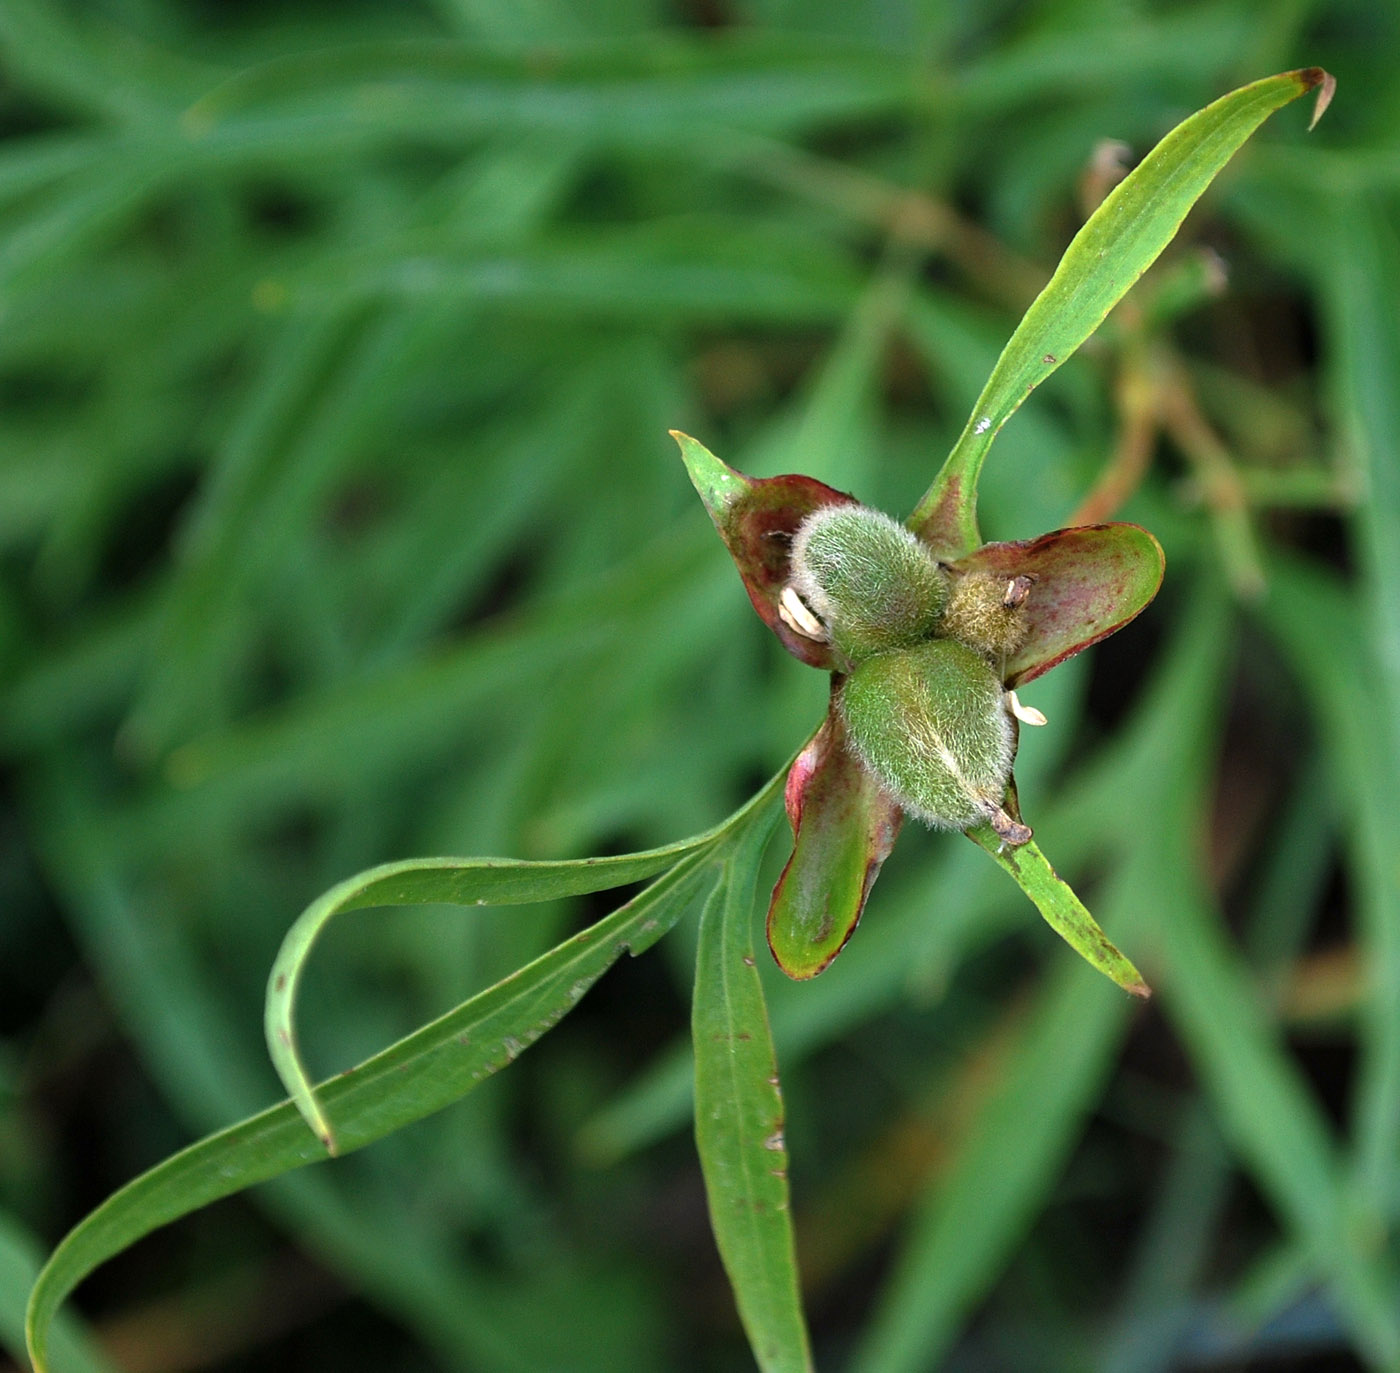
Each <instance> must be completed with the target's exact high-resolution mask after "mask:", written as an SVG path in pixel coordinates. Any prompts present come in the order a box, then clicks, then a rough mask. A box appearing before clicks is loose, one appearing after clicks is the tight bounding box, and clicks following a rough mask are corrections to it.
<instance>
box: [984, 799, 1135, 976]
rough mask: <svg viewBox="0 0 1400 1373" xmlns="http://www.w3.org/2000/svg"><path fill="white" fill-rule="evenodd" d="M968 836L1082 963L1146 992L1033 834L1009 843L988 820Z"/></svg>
mask: <svg viewBox="0 0 1400 1373" xmlns="http://www.w3.org/2000/svg"><path fill="white" fill-rule="evenodd" d="M967 836H968V838H969V839H971V840H972V841H973V842H974V843H976V844H977V845H979V846H980V847H981V848H984V849H986V851H987V852H988V853H989V854H991V855H992V857H993V858H995V859H996V861H997V862H998V863H999V864H1000V865H1001V866H1002V867H1003V868H1005V869H1006V871H1007V872H1008V873H1010V874H1011V876H1012V878H1013V879H1014V880H1015V882H1016V885H1017V886H1019V887H1020V888H1021V890H1022V891H1023V892H1025V894H1026V895H1027V896H1029V897H1030V899H1031V900H1032V901H1033V902H1035V906H1036V909H1037V910H1038V911H1039V912H1040V913H1041V915H1043V916H1044V917H1045V923H1046V924H1047V925H1049V926H1050V928H1051V929H1052V930H1054V931H1055V933H1056V934H1057V935H1059V936H1060V938H1061V939H1063V940H1064V941H1065V943H1066V944H1068V945H1069V946H1070V948H1072V949H1073V950H1074V951H1075V953H1077V954H1078V955H1079V956H1080V957H1081V958H1082V959H1083V960H1084V961H1085V962H1086V963H1088V964H1089V965H1090V966H1091V967H1094V968H1097V969H1098V970H1099V972H1101V973H1103V975H1104V976H1105V977H1109V978H1112V979H1113V981H1114V982H1116V983H1117V984H1118V985H1119V986H1120V987H1122V988H1123V990H1124V991H1125V992H1132V994H1133V995H1134V996H1144V997H1145V996H1151V994H1152V993H1151V990H1150V989H1149V988H1148V985H1147V983H1146V982H1144V981H1143V977H1142V974H1141V973H1140V972H1138V970H1137V969H1136V968H1135V967H1133V965H1132V964H1131V963H1130V962H1129V961H1128V960H1127V959H1126V958H1125V957H1124V956H1123V955H1122V954H1121V953H1120V952H1119V951H1118V949H1117V947H1116V946H1115V945H1114V943H1113V941H1112V940H1111V939H1110V938H1109V937H1108V936H1107V935H1106V934H1105V933H1104V932H1103V931H1102V930H1101V929H1100V928H1099V926H1098V922H1097V921H1096V920H1095V919H1094V917H1093V916H1092V915H1090V914H1089V912H1088V910H1087V909H1086V908H1085V906H1084V903H1083V902H1082V901H1081V900H1080V899H1079V898H1078V897H1077V896H1076V895H1075V894H1074V892H1073V891H1072V890H1071V888H1070V886H1069V884H1068V883H1067V882H1065V881H1064V880H1063V879H1062V878H1061V877H1060V876H1059V874H1058V873H1056V871H1055V869H1054V868H1052V867H1051V866H1050V864H1049V862H1048V860H1047V859H1046V857H1045V855H1044V854H1043V853H1041V851H1040V847H1039V846H1038V845H1037V844H1036V842H1035V840H1031V842H1030V843H1028V844H1021V845H1019V846H1018V847H1016V848H1008V847H1007V846H1006V845H1005V844H1003V843H1002V841H1001V839H1000V838H999V837H998V836H997V834H996V833H995V832H994V831H993V829H992V827H991V826H990V825H979V826H977V828H975V829H970V830H968V832H967Z"/></svg>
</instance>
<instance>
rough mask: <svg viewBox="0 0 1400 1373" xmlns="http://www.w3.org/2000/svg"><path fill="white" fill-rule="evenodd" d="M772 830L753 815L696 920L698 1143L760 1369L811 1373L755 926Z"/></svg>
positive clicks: (713, 1214)
mask: <svg viewBox="0 0 1400 1373" xmlns="http://www.w3.org/2000/svg"><path fill="white" fill-rule="evenodd" d="M769 829H770V825H769V823H768V822H767V820H764V821H762V822H760V823H756V824H755V825H754V826H753V827H752V828H751V829H750V830H749V832H748V833H747V834H746V835H745V836H744V837H743V839H741V840H740V841H739V844H738V845H737V846H736V848H735V849H734V851H733V852H732V853H731V855H730V856H729V858H728V859H727V860H726V863H725V868H724V875H723V876H722V878H721V879H720V881H719V883H718V885H717V886H716V887H715V889H714V891H713V892H712V893H711V896H710V899H709V901H708V902H707V903H706V905H705V910H704V913H703V914H702V916H701V918H700V945H699V949H698V952H697V954H696V965H695V1001H694V1006H693V1012H692V1028H693V1033H694V1039H695V1141H696V1144H697V1146H698V1147H699V1151H700V1166H701V1169H702V1171H703V1173H704V1175H705V1191H706V1195H707V1197H708V1200H709V1206H710V1221H711V1224H712V1225H713V1227H714V1232H715V1241H716V1243H717V1244H718V1246H719V1252H720V1257H721V1258H722V1259H723V1261H724V1268H725V1271H726V1272H727V1273H728V1274H729V1280H730V1283H731V1285H732V1286H733V1288H734V1296H735V1300H736V1302H737V1303H738V1307H739V1316H740V1319H741V1320H742V1321H743V1324H744V1329H745V1331H746V1332H747V1334H748V1337H749V1343H750V1345H751V1346H752V1348H753V1352H754V1357H755V1358H756V1359H757V1361H758V1366H759V1368H760V1369H762V1370H763V1373H810V1369H811V1367H812V1356H811V1351H810V1349H809V1347H808V1340H807V1327H806V1323H805V1321H804V1319H803V1316H802V1298H801V1293H800V1289H799V1285H798V1277H797V1255H796V1247H795V1243H794V1239H793V1230H792V1211H791V1207H790V1202H789V1195H788V1177H787V1147H786V1145H785V1144H784V1142H783V1121H784V1117H783V1098H782V1092H781V1091H780V1089H779V1085H778V1065H777V1058H776V1056H775V1054H774V1049H773V1037H772V1034H771V1033H770V1031H769V1026H768V1011H767V1008H766V1006H765V1005H764V1000H763V988H762V985H761V984H760V982H759V976H758V968H757V966H756V965H755V962H754V956H753V939H752V934H751V931H752V915H753V901H754V885H755V880H756V877H757V873H758V863H759V859H760V858H761V857H762V855H763V849H764V846H765V844H766V843H767V839H768V834H769Z"/></svg>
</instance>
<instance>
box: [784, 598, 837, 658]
mask: <svg viewBox="0 0 1400 1373" xmlns="http://www.w3.org/2000/svg"><path fill="white" fill-rule="evenodd" d="M778 618H779V619H780V620H781V621H782V622H783V623H784V624H785V625H786V626H787V627H788V628H789V629H790V630H792V632H793V633H794V634H800V635H802V637H803V638H804V639H815V640H816V641H817V643H819V644H824V643H826V642H827V641H828V639H829V638H830V637H831V636H830V635H829V634H828V633H827V632H826V626H825V625H824V624H822V622H821V621H820V620H819V619H817V617H816V616H815V615H813V614H812V611H811V608H810V607H809V606H808V605H807V602H806V601H804V600H803V599H802V597H801V596H799V595H798V594H797V590H796V588H794V587H791V586H785V587H784V588H783V592H782V595H781V596H779V597H778Z"/></svg>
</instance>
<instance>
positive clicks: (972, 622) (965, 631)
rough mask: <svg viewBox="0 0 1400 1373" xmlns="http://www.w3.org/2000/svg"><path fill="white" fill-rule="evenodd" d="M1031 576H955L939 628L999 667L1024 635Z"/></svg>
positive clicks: (999, 573)
mask: <svg viewBox="0 0 1400 1373" xmlns="http://www.w3.org/2000/svg"><path fill="white" fill-rule="evenodd" d="M1031 586H1032V579H1031V578H1029V577H1008V576H1007V575H1006V574H1005V573H1004V572H966V573H964V574H963V575H962V576H960V577H957V578H955V579H954V582H953V586H952V589H951V591H950V592H949V595H948V608H947V609H946V610H945V611H944V612H943V622H942V624H940V625H939V627H938V632H939V634H941V635H942V636H943V637H944V638H948V639H956V640H958V642H959V643H964V644H966V645H967V646H968V647H969V648H974V649H976V650H977V652H978V653H980V654H982V655H983V656H984V657H985V658H987V659H988V660H989V661H991V662H992V663H993V664H994V665H996V666H998V667H1000V665H1001V664H1002V663H1004V662H1005V661H1006V660H1007V659H1008V658H1009V657H1010V656H1011V655H1012V654H1013V653H1015V652H1016V650H1017V649H1018V648H1020V647H1021V645H1022V644H1023V643H1024V642H1025V639H1026V616H1025V612H1024V610H1023V609H1022V607H1023V606H1024V605H1025V603H1026V598H1027V597H1028V596H1029V595H1030V594H1031Z"/></svg>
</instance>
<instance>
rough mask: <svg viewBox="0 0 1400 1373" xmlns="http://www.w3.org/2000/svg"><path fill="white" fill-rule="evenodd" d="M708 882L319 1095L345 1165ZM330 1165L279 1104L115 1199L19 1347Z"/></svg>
mask: <svg viewBox="0 0 1400 1373" xmlns="http://www.w3.org/2000/svg"><path fill="white" fill-rule="evenodd" d="M761 794H762V795H764V796H768V795H770V794H771V792H770V791H769V790H767V789H765V791H764V792H763V793H761ZM714 876H715V858H714V856H713V855H712V854H711V853H710V852H708V851H705V852H698V853H691V854H690V855H689V856H688V857H685V858H682V859H681V861H680V862H679V863H677V864H676V865H675V866H674V867H673V868H672V869H671V871H670V872H668V873H666V874H665V875H664V876H662V877H660V878H659V879H658V880H657V881H655V882H653V883H652V884H651V886H649V887H648V888H647V889H646V890H645V891H643V892H642V893H641V894H640V895H638V896H637V897H635V898H634V899H633V900H632V901H630V902H629V903H628V904H627V905H625V906H623V907H621V908H620V909H619V910H616V911H614V912H613V913H612V914H611V915H609V916H607V917H605V918H604V919H603V920H600V921H598V922H597V923H596V924H594V925H592V926H590V927H589V928H587V929H585V930H581V931H580V932H579V933H578V934H576V935H574V936H573V937H572V938H570V939H567V940H565V941H564V942H563V943H562V944H558V945H556V946H555V947H554V948H553V949H551V950H550V951H549V952H548V953H546V954H543V955H541V956H540V957H539V958H537V959H536V960H535V961H534V962H533V963H531V964H529V965H527V966H526V967H524V968H521V969H520V970H519V971H518V972H515V973H513V974H512V975H511V976H510V977H508V978H506V979H505V980H504V981H501V982H498V983H497V984H496V985H495V986H493V987H490V988H488V989H487V990H486V991H484V992H481V993H480V994H478V995H477V996H474V997H472V998H471V1000H470V1001H467V1002H465V1003H463V1004H462V1005H461V1006H459V1007H458V1008H457V1009H456V1010H454V1011H451V1012H449V1013H448V1014H447V1015H445V1016H442V1017H441V1018H439V1019H438V1020H435V1021H433V1022H432V1023H431V1024H429V1025H425V1026H424V1027H423V1028H422V1029H421V1030H418V1031H416V1032H415V1033H414V1034H411V1035H409V1036H407V1037H406V1038H404V1039H401V1040H399V1041H398V1042H397V1043H396V1044H393V1045H391V1046H390V1047H389V1048H387V1049H385V1050H384V1051H383V1052H381V1053H378V1054H376V1055H375V1056H374V1057H373V1058H370V1059H367V1060H366V1061H365V1062H364V1063H362V1064H360V1065H359V1066H358V1067H356V1068H353V1069H351V1070H350V1071H349V1072H347V1073H342V1074H341V1075H340V1076H338V1077H334V1078H332V1079H330V1080H329V1081H327V1082H324V1083H322V1084H321V1086H320V1087H319V1088H317V1089H316V1092H315V1096H316V1097H317V1098H318V1099H319V1100H320V1101H321V1102H322V1103H323V1104H324V1109H325V1111H326V1113H327V1114H328V1115H330V1116H333V1117H334V1119H335V1121H336V1123H337V1136H336V1138H337V1141H338V1144H339V1149H340V1152H341V1153H350V1152H352V1151H353V1150H355V1149H360V1148H363V1147H364V1146H365V1145H366V1144H372V1143H373V1142H374V1141H375V1140H378V1139H382V1138H384V1136H386V1135H389V1134H392V1133H393V1132H394V1131H396V1130H401V1129H402V1128H403V1127H404V1126H406V1125H411V1124H412V1123H413V1122H414V1121H417V1120H421V1119H422V1118H423V1117H424V1116H428V1115H431V1114H432V1113H433V1112H435V1111H438V1110H441V1109H442V1108H443V1107H444V1106H448V1105H451V1104H452V1103H453V1102H454V1101H457V1100H458V1099H459V1098H461V1097H463V1096H465V1095H466V1094H467V1093H468V1092H470V1091H471V1090H472V1089H473V1088H474V1087H476V1086H477V1085H478V1084H479V1083H481V1082H483V1081H485V1080H486V1078H488V1077H490V1076H491V1074H493V1073H495V1072H497V1071H498V1070H499V1069H501V1068H504V1067H506V1066H507V1064H509V1063H512V1062H514V1060H515V1059H516V1058H517V1057H518V1056H519V1055H520V1053H521V1052H523V1051H524V1050H525V1049H526V1048H528V1047H529V1046H530V1045H531V1044H532V1043H534V1042H535V1040H537V1039H538V1038H539V1037H540V1036H541V1035H542V1034H544V1033H545V1031H546V1030H549V1029H550V1028H552V1027H553V1026H554V1025H555V1024H557V1023H558V1021H559V1020H560V1019H561V1018H562V1017H563V1016H565V1015H566V1014H567V1013H568V1012H569V1011H571V1010H572V1009H573V1008H574V1006H575V1005H577V1003H578V1001H579V998H580V997H582V995H583V994H584V992H586V991H587V990H588V989H589V987H591V986H592V985H593V983H594V982H595V981H597V979H598V978H599V977H601V976H602V975H603V973H604V972H606V971H607V969H608V968H610V967H611V966H612V965H613V964H614V963H615V962H616V961H617V960H618V959H619V958H620V957H621V956H622V954H623V953H624V952H631V953H633V954H636V953H639V952H640V951H641V950H642V949H644V948H647V947H649V946H650V945H651V944H652V943H654V942H655V941H656V940H657V939H658V938H660V937H661V935H663V934H665V933H666V931H667V930H669V929H670V928H671V927H672V926H673V925H675V923H676V922H677V921H678V920H679V919H680V918H681V917H682V916H683V915H684V914H685V913H686V912H687V911H688V910H689V909H691V907H692V906H693V905H694V904H695V902H696V901H697V900H699V899H700V897H701V896H702V895H703V894H704V892H705V889H706V887H707V885H709V884H710V883H711V882H713V880H714ZM423 899H425V900H432V899H435V898H432V897H424V898H423ZM325 1157H326V1155H325V1150H324V1149H323V1147H322V1145H321V1142H320V1141H319V1140H318V1139H317V1138H316V1137H315V1136H314V1135H312V1134H311V1132H310V1131H309V1130H307V1128H306V1122H305V1121H304V1120H303V1119H302V1117H301V1115H300V1114H299V1112H298V1109H297V1107H296V1105H295V1104H294V1103H292V1102H290V1101H286V1102H283V1103H282V1104H281V1105H279V1106H274V1107H272V1108H271V1109H270V1110H267V1111H263V1112H261V1113H260V1114H258V1115H256V1116H251V1117H249V1118H248V1119H247V1120H244V1121H241V1122H240V1123H238V1124H237V1125H233V1126H231V1127H229V1128H228V1129H227V1130H222V1131H220V1132H219V1133H218V1134H216V1135H210V1136H208V1137H207V1138H205V1139H202V1140H200V1141H198V1142H197V1143H195V1144H192V1145H190V1147H189V1148H187V1149H184V1150H182V1151H181V1152H180V1153H178V1154H175V1155H174V1156H173V1157H171V1158H169V1159H166V1160H165V1161H164V1162H163V1163H161V1164H158V1165H157V1166H156V1167H155V1168H152V1169H151V1170H150V1171H149V1172H146V1173H143V1174H142V1175H141V1176H140V1177H138V1178H136V1179H135V1180H134V1181H132V1182H129V1183H128V1184H127V1185H126V1186H125V1187H123V1188H122V1189H121V1190H120V1191H118V1192H116V1193H114V1194H113V1195H112V1196H111V1197H109V1198H108V1199H107V1200H106V1201H105V1202H103V1203H102V1205H101V1206H99V1207H98V1208H97V1210H95V1211H93V1212H92V1213H91V1215H89V1216H88V1217H87V1218H86V1219H84V1220H83V1221H82V1222H80V1223H79V1224H78V1225H77V1226H76V1227H75V1228H74V1229H73V1230H72V1231H70V1232H69V1234H68V1235H67V1237H66V1238H65V1239H64V1240H63V1241H62V1243H60V1244H59V1246H58V1248H57V1249H55V1250H54V1252H53V1254H52V1256H51V1257H50V1258H49V1261H48V1263H47V1264H45V1265H44V1269H43V1271H42V1272H41V1273H40V1274H39V1278H38V1281H37V1282H36V1283H35V1285H34V1290H33V1292H32V1293H31V1294H30V1298H29V1312H28V1316H27V1319H26V1332H25V1333H26V1337H27V1339H28V1342H29V1351H30V1357H31V1359H32V1360H33V1363H34V1368H35V1370H36V1373H46V1370H47V1369H48V1366H49V1365H48V1344H49V1336H50V1332H51V1329H52V1325H53V1319H54V1315H55V1313H56V1312H57V1311H58V1309H59V1307H60V1306H61V1305H62V1303H63V1301H64V1299H65V1298H66V1297H67V1295H68V1294H69V1293H70V1292H71V1291H72V1290H73V1289H74V1288H75V1287H76V1286H77V1285H78V1284H79V1283H80V1282H82V1280H83V1279H84V1278H85V1277H87V1275H88V1274H89V1273H91V1272H92V1271H93V1270H94V1269H95V1268H97V1267H98V1266H99V1265H100V1264H102V1263H105V1262H106V1261H107V1260H108V1259H110V1258H112V1257H113V1256H114V1255H116V1254H119V1253H121V1252H122V1250H124V1249H127V1248H129V1247H130V1246H131V1245H133V1244H135V1243H136V1241H137V1240H139V1239H141V1238H143V1237H144V1236H146V1235H148V1234H150V1233H151V1231H153V1230H156V1229H158V1228H159V1227H160V1226H162V1225H167V1224H169V1223H170V1222H171V1221H173V1220H178V1219H179V1218H180V1217H181V1216H185V1215H188V1214H190V1213H191V1212H192V1211H197V1210H199V1209H200V1208H201V1207H203V1206H207V1205H209V1204H210V1203H211V1202H214V1201H218V1200H219V1199H220V1198H222V1197H227V1196H231V1195H233V1194H234V1193H235V1192H241V1191H243V1190H244V1189H245V1188H247V1187H252V1186H253V1185H254V1184H256V1183H259V1182H266V1181H268V1180H269V1179H271V1178H275V1177H279V1176H280V1175H281V1174H283V1173H287V1172H290V1171H291V1170H292V1169H294V1168H300V1167H303V1166H304V1165H306V1164H308V1163H316V1162H319V1161H320V1160H322V1159H324V1158H325Z"/></svg>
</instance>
